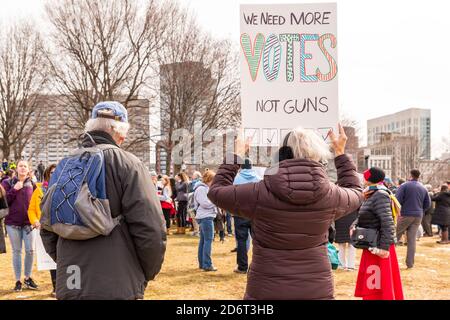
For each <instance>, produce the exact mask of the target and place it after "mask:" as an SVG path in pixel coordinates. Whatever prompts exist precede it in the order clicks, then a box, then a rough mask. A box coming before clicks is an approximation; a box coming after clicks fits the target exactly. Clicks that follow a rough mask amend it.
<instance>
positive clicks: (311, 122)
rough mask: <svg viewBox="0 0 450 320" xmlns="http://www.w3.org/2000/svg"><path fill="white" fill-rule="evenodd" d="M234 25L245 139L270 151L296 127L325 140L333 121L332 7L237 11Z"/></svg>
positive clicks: (334, 17) (334, 39)
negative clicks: (237, 26)
mask: <svg viewBox="0 0 450 320" xmlns="http://www.w3.org/2000/svg"><path fill="white" fill-rule="evenodd" d="M240 21H241V37H240V63H241V105H242V124H243V128H244V135H245V137H247V138H248V137H250V138H251V139H252V145H260V146H276V145H279V144H280V141H282V139H283V138H284V136H285V135H286V134H287V133H288V132H289V131H290V130H292V129H293V128H296V127H298V126H302V127H304V128H311V129H315V130H317V131H318V133H319V134H320V135H322V137H323V138H324V139H327V134H328V131H329V130H330V129H331V128H333V129H336V125H337V123H338V115H339V111H338V77H337V76H338V65H337V61H338V60H337V12H336V4H335V3H323V4H286V5H242V6H241V10H240Z"/></svg>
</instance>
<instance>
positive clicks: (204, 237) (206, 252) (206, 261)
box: [197, 218, 214, 269]
mask: <svg viewBox="0 0 450 320" xmlns="http://www.w3.org/2000/svg"><path fill="white" fill-rule="evenodd" d="M197 222H198V225H199V227H200V242H199V244H198V266H199V267H200V268H202V269H207V268H211V267H212V261H211V246H212V243H213V240H214V218H204V219H197Z"/></svg>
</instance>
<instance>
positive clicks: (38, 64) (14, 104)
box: [0, 22, 47, 159]
mask: <svg viewBox="0 0 450 320" xmlns="http://www.w3.org/2000/svg"><path fill="white" fill-rule="evenodd" d="M3 31H4V32H3V33H2V34H1V39H0V134H1V140H0V141H1V150H2V152H3V157H4V158H9V157H10V156H11V154H12V153H13V154H14V157H15V158H16V159H20V158H21V156H22V152H23V150H24V147H25V146H26V145H27V143H28V142H29V141H30V138H31V136H32V134H33V132H34V131H35V129H36V127H37V126H38V125H39V122H40V118H41V112H40V110H41V109H40V108H38V102H39V95H38V93H40V92H42V91H43V90H44V89H45V86H46V83H47V68H46V67H47V65H46V61H45V59H44V58H43V47H44V46H43V40H42V38H41V36H40V34H39V33H38V32H37V31H36V30H35V29H34V28H33V26H32V24H31V23H26V22H19V23H17V24H16V25H14V26H12V27H10V28H8V29H6V30H3Z"/></svg>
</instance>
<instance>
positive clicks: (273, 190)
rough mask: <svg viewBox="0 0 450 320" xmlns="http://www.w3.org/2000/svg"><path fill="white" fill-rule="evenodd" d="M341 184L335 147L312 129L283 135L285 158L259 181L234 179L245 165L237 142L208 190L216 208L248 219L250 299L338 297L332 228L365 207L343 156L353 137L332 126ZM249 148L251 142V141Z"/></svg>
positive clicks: (353, 170) (349, 162)
mask: <svg viewBox="0 0 450 320" xmlns="http://www.w3.org/2000/svg"><path fill="white" fill-rule="evenodd" d="M330 138H331V147H332V149H333V150H334V153H335V159H334V161H335V163H336V168H337V175H338V185H335V184H333V183H332V182H331V181H330V180H329V179H328V176H327V173H326V166H325V162H326V161H327V160H328V159H330V158H331V156H332V155H331V152H330V147H329V146H328V145H327V144H326V143H325V142H324V140H323V139H322V138H321V137H319V136H318V135H317V134H316V133H315V132H314V131H312V130H307V129H303V128H298V129H295V130H293V131H291V132H290V133H289V134H288V135H287V136H286V138H285V139H284V142H283V145H282V146H281V148H280V150H279V160H280V161H279V164H278V165H277V166H275V167H272V168H270V169H268V170H267V171H266V173H265V176H264V180H263V181H261V182H258V183H249V184H244V185H233V180H234V177H235V176H236V174H237V172H238V171H239V167H240V166H239V164H238V163H239V161H238V160H239V156H240V157H242V156H243V155H244V153H245V149H246V148H245V147H244V146H243V144H242V143H239V144H238V147H237V152H236V153H237V155H235V159H234V160H235V161H234V163H232V164H223V165H222V166H221V167H220V169H219V171H218V172H217V175H216V177H215V179H214V182H213V184H212V186H211V188H210V191H209V194H208V196H209V198H210V199H211V201H213V202H214V204H216V205H217V206H218V207H220V208H223V209H225V210H229V211H231V212H233V213H235V214H236V215H237V216H240V217H243V218H246V219H250V220H251V222H252V229H253V236H254V237H253V244H254V245H253V261H252V264H251V266H250V270H249V273H248V283H247V290H246V293H245V299H251V300H253V299H256V300H271V299H273V300H278V299H281V300H304V299H307V300H311V299H334V286H333V275H332V272H331V265H330V261H329V260H328V252H327V243H328V228H329V227H330V225H331V223H332V222H333V221H334V220H336V219H339V218H341V217H343V216H345V215H347V214H349V213H351V212H354V211H355V210H357V209H358V208H359V206H360V205H361V202H362V192H361V191H362V189H361V185H360V184H361V182H360V178H359V177H358V174H357V173H356V168H355V165H354V164H353V162H352V160H351V158H350V157H349V156H348V155H346V154H345V145H346V141H347V136H346V135H345V132H344V130H343V128H342V126H339V136H336V135H335V134H334V133H333V132H330ZM247 147H248V146H247Z"/></svg>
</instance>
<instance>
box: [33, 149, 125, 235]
mask: <svg viewBox="0 0 450 320" xmlns="http://www.w3.org/2000/svg"><path fill="white" fill-rule="evenodd" d="M114 148H116V149H118V147H116V146H113V145H96V146H93V147H90V148H80V149H77V150H75V151H73V152H72V153H71V154H70V156H69V157H67V158H65V159H63V160H62V161H61V162H60V163H59V164H58V166H57V167H56V170H55V172H54V173H53V175H52V178H51V179H50V182H49V185H48V189H47V191H46V192H45V195H44V197H43V199H42V202H41V211H42V216H41V225H42V227H43V228H44V229H46V230H48V231H51V232H54V233H56V234H58V235H59V236H60V237H62V238H65V239H69V240H87V239H92V238H95V237H97V236H99V235H103V236H108V235H109V234H110V233H111V232H112V230H113V229H114V228H115V227H116V226H117V225H118V224H119V222H120V217H118V218H112V216H111V210H110V207H109V201H108V199H107V197H106V185H105V161H104V155H103V151H105V150H109V149H114Z"/></svg>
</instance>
